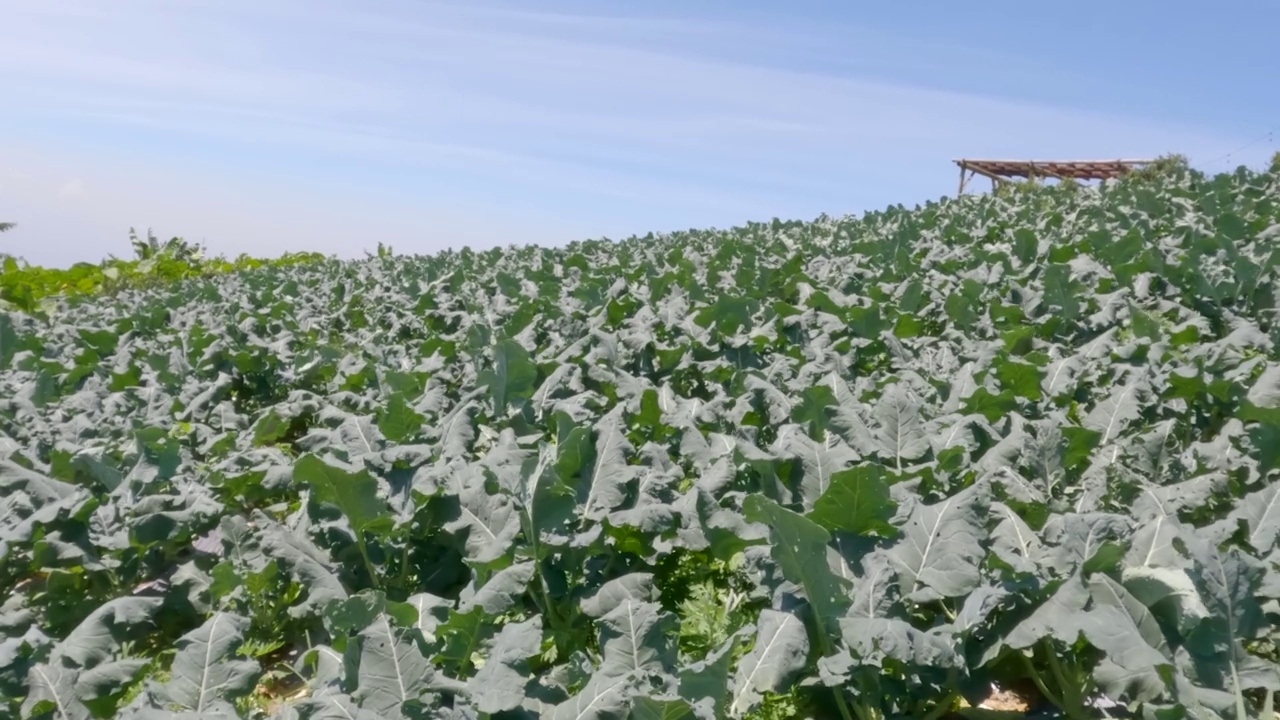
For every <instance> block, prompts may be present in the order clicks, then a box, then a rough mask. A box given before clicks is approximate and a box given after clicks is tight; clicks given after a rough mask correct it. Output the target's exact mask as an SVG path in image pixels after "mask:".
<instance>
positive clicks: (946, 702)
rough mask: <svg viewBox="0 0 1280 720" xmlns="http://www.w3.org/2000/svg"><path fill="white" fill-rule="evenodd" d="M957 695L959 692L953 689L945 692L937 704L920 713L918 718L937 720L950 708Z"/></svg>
mask: <svg viewBox="0 0 1280 720" xmlns="http://www.w3.org/2000/svg"><path fill="white" fill-rule="evenodd" d="M959 695H960V693H959V692H957V691H955V690H952V691H951V692H949V693H947V696H946V697H944V698H943V699H942V700H940V701H939V702H938V704H937V705H934V706H933V709H932V710H930V711H929V712H927V713H925V714H924V715H922V716H921V718H920V720H938V718H940V717H942V716H943V715H944V714H946V713H947V712H948V711H950V710H951V706H952V705H954V704H955V702H956V698H957V697H958V696H959Z"/></svg>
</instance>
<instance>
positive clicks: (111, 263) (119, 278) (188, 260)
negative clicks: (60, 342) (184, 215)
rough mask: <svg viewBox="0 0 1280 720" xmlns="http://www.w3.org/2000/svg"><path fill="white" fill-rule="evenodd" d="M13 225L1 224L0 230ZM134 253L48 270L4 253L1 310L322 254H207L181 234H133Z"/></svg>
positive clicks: (27, 308)
mask: <svg viewBox="0 0 1280 720" xmlns="http://www.w3.org/2000/svg"><path fill="white" fill-rule="evenodd" d="M6 225H8V226H10V227H11V226H12V225H13V224H12V223H0V230H5V229H8V228H6V227H4V226H6ZM130 242H131V244H132V246H133V251H134V257H133V258H132V259H129V260H125V259H120V258H115V257H112V258H109V259H107V260H104V261H102V262H100V263H96V264H95V263H88V262H79V263H76V264H74V265H72V266H71V267H69V268H45V267H39V266H34V265H30V264H28V263H25V262H23V261H22V260H21V259H20V258H19V257H18V256H17V254H14V253H0V310H17V311H20V312H26V313H35V312H39V311H40V310H41V308H42V307H43V306H44V305H45V304H47V303H50V302H56V301H57V300H59V299H64V298H69V297H85V296H93V295H98V294H103V293H107V294H110V293H115V292H119V291H121V290H127V289H140V288H147V287H167V286H170V285H172V284H173V283H175V282H179V281H182V280H189V279H193V278H202V277H208V276H210V275H218V274H225V273H232V272H239V271H242V270H252V269H255V268H259V267H263V266H264V265H274V266H280V267H287V266H290V265H297V264H301V263H308V262H315V261H316V260H320V259H323V257H324V256H322V255H320V254H318V253H286V254H285V255H283V256H281V257H278V258H272V259H269V260H266V259H256V258H251V257H249V256H248V255H240V256H239V257H236V258H234V259H230V260H228V259H226V258H223V257H215V258H208V257H205V256H204V253H203V250H202V249H201V248H200V247H198V246H196V245H193V244H191V243H188V242H185V241H183V240H182V239H180V238H173V239H170V240H168V241H165V242H160V241H159V240H157V239H156V238H155V236H153V235H151V234H150V233H148V235H147V237H146V239H141V238H139V237H138V236H137V235H136V234H134V233H133V232H130Z"/></svg>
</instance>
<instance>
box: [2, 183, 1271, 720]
mask: <svg viewBox="0 0 1280 720" xmlns="http://www.w3.org/2000/svg"><path fill="white" fill-rule="evenodd" d="M1278 293H1280V164H1278V165H1277V166H1276V167H1275V168H1273V169H1272V170H1270V171H1267V172H1254V171H1249V170H1246V169H1241V170H1239V171H1237V172H1235V173H1232V174H1223V175H1219V176H1216V177H1210V176H1206V175H1203V174H1200V173H1198V172H1195V171H1192V170H1189V169H1186V168H1177V169H1174V170H1172V171H1170V172H1169V173H1167V174H1166V175H1163V176H1161V177H1156V178H1150V177H1143V178H1139V177H1131V178H1125V179H1122V180H1118V181H1108V182H1107V183H1105V184H1104V185H1102V186H1101V187H1093V188H1084V187H1079V188H1078V187H1044V188H1039V189H1018V190H1016V191H1014V192H1009V193H999V194H993V195H986V196H966V197H962V198H959V199H948V200H943V201H940V202H935V203H929V204H927V205H924V206H922V207H919V208H916V209H906V208H902V207H897V208H890V209H887V210H885V211H883V212H877V213H871V214H868V215H866V216H864V217H860V218H857V219H854V218H827V217H824V218H819V219H818V220H816V221H814V222H810V223H804V222H781V221H774V222H770V223H758V224H750V225H746V226H743V227H739V228H735V229H730V230H721V231H697V232H682V233H674V234H670V235H660V236H659V235H653V236H648V237H643V238H631V239H628V240H624V241H618V242H608V241H588V242H579V243H575V244H572V245H569V246H566V247H563V248H558V249H543V248H536V247H511V248H507V249H500V250H492V251H486V252H475V251H471V250H463V251H452V252H447V253H442V254H438V255H434V256H430V257H410V256H397V255H393V254H389V253H382V252H379V253H377V254H375V255H373V256H371V257H368V258H367V259H364V260H359V261H338V260H333V259H315V260H312V261H309V262H298V263H295V264H290V265H287V266H275V265H271V264H265V265H263V266H261V267H247V268H244V269H241V270H236V271H234V272H224V273H218V274H214V275H209V276H200V277H191V278H187V279H184V280H181V281H179V282H174V283H152V284H149V285H148V286H146V287H142V288H123V289H120V290H118V291H114V292H110V293H105V294H104V293H95V294H84V295H75V294H72V295H68V296H65V297H63V298H62V299H52V298H50V299H46V301H43V302H40V303H35V302H34V301H31V303H29V305H28V307H27V309H26V310H18V309H13V308H10V310H8V311H3V312H0V600H2V601H3V603H4V604H3V606H2V607H0V715H3V716H6V717H21V718H52V719H55V720H85V719H86V718H109V717H118V718H126V719H134V720H143V719H148V720H149V719H152V718H154V719H156V720H161V719H164V720H168V719H170V718H193V719H194V718H201V719H208V720H223V719H227V718H266V717H272V718H282V719H283V718H287V719H290V720H293V719H296V720H340V719H341V720H379V719H386V720H397V719H400V718H441V719H458V720H461V719H463V718H477V719H479V718H492V719H494V720H504V719H508V718H510V719H525V718H527V719H534V718H545V719H548V720H596V719H600V720H614V719H621V718H634V719H635V720H659V719H662V720H683V719H688V720H694V719H697V720H713V719H718V718H752V719H754V720H781V719H783V718H797V719H799V718H814V719H828V718H833V719H839V720H881V719H887V718H899V717H900V718H924V719H928V720H935V719H937V718H942V717H954V716H966V717H969V718H975V719H982V720H986V719H988V718H993V719H994V718H1020V717H1024V716H1025V715H1028V714H1030V715H1032V716H1038V717H1054V716H1056V717H1066V718H1071V719H1072V720H1077V719H1082V718H1099V717H1104V716H1110V717H1125V716H1128V717H1143V718H1151V719H1153V720H1154V719H1157V718H1159V719H1162V720H1163V719H1166V718H1167V719H1173V718H1197V719H1199V718H1224V719H1228V720H1243V718H1257V717H1264V716H1267V715H1269V714H1272V713H1274V700H1273V692H1274V691H1277V690H1280V647H1278V644H1280V629H1278V628H1280V544H1277V540H1278V538H1280V483H1277V478H1278V477H1280V355H1278V354H1277V348H1278V347H1280V324H1278V322H1277V321H1278V317H1277V311H1278V309H1280V304H1278V302H1280V294H1278ZM24 297H34V296H32V295H30V294H28V295H24ZM1010 694H1013V695H1016V697H1017V698H1019V700H1018V702H1017V703H1014V704H1013V707H1011V708H1010V709H1008V710H1003V711H1002V710H1000V709H993V707H994V706H992V704H991V702H990V701H991V699H992V697H993V695H995V696H1006V695H1010ZM983 706H988V707H983Z"/></svg>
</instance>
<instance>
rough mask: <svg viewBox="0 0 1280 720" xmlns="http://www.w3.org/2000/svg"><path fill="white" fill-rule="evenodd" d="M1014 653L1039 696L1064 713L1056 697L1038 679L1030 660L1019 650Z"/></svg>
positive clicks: (1041, 679) (1038, 674)
mask: <svg viewBox="0 0 1280 720" xmlns="http://www.w3.org/2000/svg"><path fill="white" fill-rule="evenodd" d="M1014 652H1016V653H1018V657H1019V658H1021V659H1022V664H1023V665H1024V666H1026V669H1027V675H1028V676H1030V677H1031V682H1033V683H1035V684H1036V689H1037V690H1039V691H1040V694H1041V695H1043V696H1044V699H1045V700H1048V701H1049V702H1050V703H1053V706H1054V707H1056V708H1059V709H1062V710H1064V711H1065V710H1066V708H1063V707H1062V701H1061V700H1059V699H1058V696H1057V695H1055V694H1054V693H1052V692H1051V691H1050V690H1049V686H1048V685H1045V684H1044V678H1042V677H1040V673H1039V672H1038V671H1037V670H1036V667H1035V665H1032V664H1031V659H1030V658H1028V657H1027V656H1026V655H1023V654H1022V651H1021V650H1015V651H1014Z"/></svg>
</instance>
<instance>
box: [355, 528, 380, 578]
mask: <svg viewBox="0 0 1280 720" xmlns="http://www.w3.org/2000/svg"><path fill="white" fill-rule="evenodd" d="M356 547H357V548H359V549H360V559H361V560H364V569H365V570H366V571H367V572H368V573H369V582H371V583H373V586H374V587H375V588H377V589H382V582H381V580H379V579H378V573H376V572H374V569H373V562H372V561H371V560H369V548H368V547H366V546H365V544H364V534H363V533H356Z"/></svg>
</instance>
